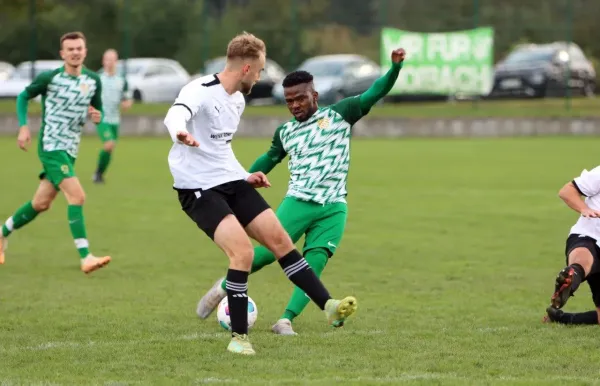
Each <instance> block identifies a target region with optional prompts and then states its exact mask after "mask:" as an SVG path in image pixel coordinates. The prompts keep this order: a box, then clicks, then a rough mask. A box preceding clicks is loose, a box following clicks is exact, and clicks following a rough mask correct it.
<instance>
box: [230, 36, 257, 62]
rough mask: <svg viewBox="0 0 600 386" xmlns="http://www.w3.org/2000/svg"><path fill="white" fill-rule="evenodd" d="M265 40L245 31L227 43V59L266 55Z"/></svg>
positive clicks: (253, 57)
mask: <svg viewBox="0 0 600 386" xmlns="http://www.w3.org/2000/svg"><path fill="white" fill-rule="evenodd" d="M266 53H267V47H266V46H265V42H263V41H262V40H261V39H259V38H257V37H256V36H254V35H252V34H251V33H248V32H243V33H241V34H239V35H237V36H236V37H234V38H233V39H231V41H230V42H229V44H228V45H227V59H258V58H260V56H261V54H262V55H266Z"/></svg>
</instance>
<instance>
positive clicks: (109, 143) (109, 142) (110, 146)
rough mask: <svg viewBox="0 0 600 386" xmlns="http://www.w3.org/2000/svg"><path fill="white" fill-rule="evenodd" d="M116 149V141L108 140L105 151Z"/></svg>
mask: <svg viewBox="0 0 600 386" xmlns="http://www.w3.org/2000/svg"><path fill="white" fill-rule="evenodd" d="M114 149H115V143H114V142H113V141H108V142H106V143H105V144H104V151H106V152H109V153H110V152H112V151H113V150H114Z"/></svg>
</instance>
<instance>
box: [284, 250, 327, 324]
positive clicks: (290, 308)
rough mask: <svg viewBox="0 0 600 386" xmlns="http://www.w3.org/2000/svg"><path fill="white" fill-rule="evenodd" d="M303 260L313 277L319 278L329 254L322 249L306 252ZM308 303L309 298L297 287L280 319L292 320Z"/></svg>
mask: <svg viewBox="0 0 600 386" xmlns="http://www.w3.org/2000/svg"><path fill="white" fill-rule="evenodd" d="M304 259H305V260H306V262H307V263H308V265H310V268H312V270H313V271H314V272H315V275H317V277H318V278H320V277H321V273H322V272H323V270H324V269H325V265H327V260H329V254H328V253H327V250H325V249H324V248H315V249H311V250H309V251H307V252H306V254H305V255H304ZM308 303H310V298H309V297H308V296H307V295H306V293H304V291H302V290H301V289H300V288H298V287H296V288H294V292H293V293H292V297H291V298H290V302H289V303H288V305H287V307H285V312H284V313H283V315H282V316H281V318H282V319H289V320H290V321H292V320H294V318H295V317H296V316H298V315H300V313H302V311H303V310H304V308H305V307H306V306H307V305H308Z"/></svg>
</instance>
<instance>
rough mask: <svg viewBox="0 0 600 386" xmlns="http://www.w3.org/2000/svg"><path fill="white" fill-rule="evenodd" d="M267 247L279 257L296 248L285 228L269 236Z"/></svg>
mask: <svg viewBox="0 0 600 386" xmlns="http://www.w3.org/2000/svg"><path fill="white" fill-rule="evenodd" d="M266 247H267V248H269V249H270V250H271V251H272V252H273V254H275V256H276V257H277V258H278V259H279V258H281V257H283V256H285V255H287V254H288V253H290V252H291V251H292V250H294V248H295V246H294V243H292V240H291V239H290V236H289V235H288V234H287V233H286V232H285V230H284V229H283V228H281V229H279V230H277V231H275V232H273V234H272V235H271V236H269V237H268V238H267V245H266Z"/></svg>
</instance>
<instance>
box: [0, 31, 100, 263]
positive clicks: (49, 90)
mask: <svg viewBox="0 0 600 386" xmlns="http://www.w3.org/2000/svg"><path fill="white" fill-rule="evenodd" d="M60 48H61V49H60V55H61V57H62V58H63V60H64V61H65V64H64V66H62V67H60V68H57V69H56V70H53V71H47V72H44V73H41V74H39V75H38V76H37V77H36V78H35V79H34V80H33V82H32V83H31V84H30V85H29V86H27V87H26V88H25V90H24V91H23V92H22V93H21V94H19V96H18V98H17V116H18V119H19V125H20V127H21V128H20V130H19V137H18V143H19V147H20V148H21V149H23V150H27V146H28V145H29V144H30V142H31V133H30V131H29V128H28V127H27V105H28V102H29V100H30V99H33V98H35V97H36V96H38V95H41V96H42V126H41V128H40V133H39V140H38V156H39V158H40V161H41V164H42V169H43V171H42V173H41V174H40V180H41V181H40V185H39V187H38V189H37V191H36V192H35V195H34V196H33V200H31V201H29V202H27V203H26V204H24V205H23V206H21V207H20V208H19V209H17V211H16V212H15V213H14V214H13V215H12V216H11V217H9V218H8V220H7V221H6V222H5V223H4V225H3V226H2V234H0V264H2V263H4V260H5V256H4V251H5V249H6V240H7V237H8V236H9V235H10V234H11V233H12V232H13V231H15V230H17V229H19V228H21V227H23V226H25V225H26V224H28V223H30V222H31V221H33V220H34V219H35V218H36V216H37V215H38V214H39V213H41V212H44V211H46V210H48V209H49V208H50V205H51V203H52V202H53V201H54V199H55V198H56V196H57V195H58V192H59V191H62V192H63V193H64V195H65V197H66V199H67V202H68V203H69V206H68V211H67V215H68V220H69V227H70V229H71V234H72V235H73V239H74V240H75V246H76V247H77V250H78V251H79V255H80V257H81V263H80V264H81V270H82V271H83V272H84V273H90V272H92V271H94V270H96V269H98V268H101V267H103V266H105V265H106V264H108V263H109V262H110V257H109V256H105V257H100V258H98V257H95V256H93V255H92V254H91V253H90V251H89V243H88V239H87V236H86V229H85V221H84V217H83V202H84V200H85V193H84V191H83V188H82V187H81V184H80V182H79V180H78V179H77V177H76V176H75V169H74V167H75V159H76V157H77V152H78V149H79V142H80V140H81V130H82V128H83V125H84V124H85V122H86V120H87V118H88V115H89V116H91V118H92V120H93V121H94V122H96V123H98V122H100V120H101V118H102V112H101V111H102V97H101V92H102V84H101V82H100V79H99V78H98V75H97V74H96V73H94V72H92V71H89V70H88V69H86V68H84V67H83V61H84V60H85V56H86V52H87V50H86V47H85V37H84V36H83V34H82V33H80V32H71V33H67V34H65V35H63V36H62V38H61V39H60ZM46 249H48V248H46Z"/></svg>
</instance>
